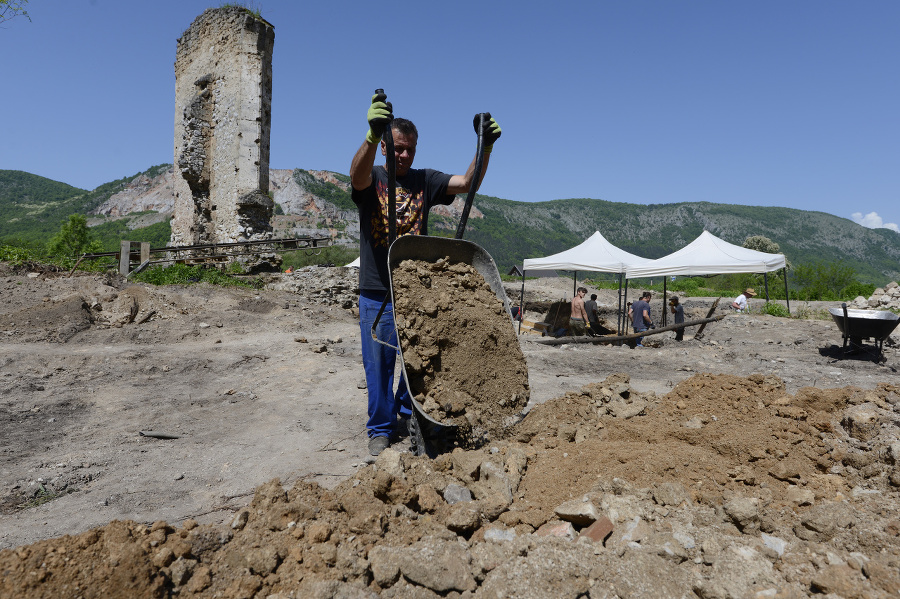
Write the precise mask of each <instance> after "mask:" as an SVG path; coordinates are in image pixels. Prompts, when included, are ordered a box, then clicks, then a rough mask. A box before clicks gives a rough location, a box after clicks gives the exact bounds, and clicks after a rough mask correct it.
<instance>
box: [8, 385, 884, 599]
mask: <svg viewBox="0 0 900 599" xmlns="http://www.w3.org/2000/svg"><path fill="white" fill-rule="evenodd" d="M898 405H900V389H898V388H897V387H894V386H889V385H881V386H880V387H879V388H877V389H876V390H874V391H862V390H860V389H858V388H854V387H846V388H841V389H833V390H828V391H823V390H820V389H814V388H806V389H803V390H802V391H801V392H799V393H797V394H795V395H793V396H792V395H789V394H787V393H786V392H785V388H784V384H783V382H782V381H781V380H780V379H778V378H777V377H772V376H762V375H754V376H751V377H747V378H743V377H736V376H730V375H718V376H713V375H705V374H704V375H697V376H695V377H692V378H691V379H688V380H686V381H684V382H683V383H681V384H679V385H677V386H676V387H675V388H674V389H673V390H672V391H671V392H670V393H668V394H667V395H665V396H662V397H657V396H656V394H654V393H640V392H637V391H635V390H634V389H633V388H632V387H631V385H630V381H629V378H628V376H627V375H624V374H614V375H612V376H610V377H607V378H606V379H605V380H604V381H602V382H600V383H596V384H591V385H588V386H585V387H584V388H583V389H582V390H581V391H580V392H570V393H567V394H566V395H565V396H562V397H559V398H557V399H554V400H551V401H548V402H546V403H545V404H543V405H540V406H537V407H535V408H534V409H533V410H532V411H531V412H530V413H529V414H528V416H527V417H526V418H525V419H524V420H523V421H522V422H521V423H519V424H518V425H517V426H516V428H515V430H514V431H513V436H514V438H512V439H509V440H507V441H497V442H496V443H493V444H492V445H490V446H488V447H484V448H482V449H480V450H471V451H464V450H461V449H457V450H454V451H453V452H452V453H450V454H443V455H441V456H439V457H438V458H437V459H436V460H430V459H428V458H426V457H415V456H412V455H410V454H401V453H398V452H396V451H394V450H392V449H388V450H386V451H385V452H384V453H383V454H382V455H381V456H380V457H379V458H378V460H377V461H376V462H375V463H374V464H373V465H371V466H367V467H365V468H362V469H361V470H359V471H358V472H357V473H356V474H355V475H353V476H352V477H349V478H348V479H346V480H345V481H343V482H341V483H340V484H339V485H337V486H336V487H335V488H334V489H332V490H326V489H323V488H322V487H320V486H318V485H316V484H312V483H306V482H302V481H301V482H298V483H296V484H295V485H294V486H293V488H291V489H290V490H287V491H286V490H285V489H284V488H283V486H282V484H281V482H280V481H278V480H272V481H271V482H269V483H268V484H266V485H263V486H261V487H259V488H258V489H257V490H256V493H255V496H254V499H253V501H252V503H251V504H250V505H249V506H248V507H247V508H245V509H242V510H241V511H239V512H238V513H237V514H236V516H235V517H234V518H233V519H232V520H231V521H229V522H227V523H224V524H221V525H198V524H197V522H195V521H193V520H188V521H186V522H184V524H183V525H182V526H181V528H175V527H172V526H170V525H168V524H166V523H164V522H156V523H154V524H153V525H151V526H146V525H142V524H138V523H134V522H113V523H111V524H109V525H107V526H104V527H102V528H99V529H95V530H91V531H89V532H86V533H84V534H81V535H77V536H66V537H62V538H58V539H51V540H48V541H42V542H39V543H36V544H33V545H30V546H24V547H19V548H17V549H15V550H4V551H0V571H2V572H3V573H4V576H3V580H2V582H0V594H2V596H4V597H5V596H10V597H12V596H15V597H57V596H81V597H85V598H90V597H104V596H113V597H116V596H128V597H166V596H171V594H173V593H177V594H178V596H181V597H220V598H237V597H260V598H261V597H270V598H286V597H324V598H333V597H376V596H381V597H394V598H400V597H501V596H503V597H522V598H525V597H547V596H554V597H571V598H573V599H574V598H576V597H588V596H590V597H642V596H658V597H694V596H700V597H746V596H760V597H800V596H805V595H806V594H807V593H810V592H813V593H832V596H844V597H887V596H889V595H890V594H891V593H895V592H896V591H897V590H898V589H900V573H898V572H900V570H898V566H900V541H898V535H900V520H898V518H900V501H898V500H897V492H896V490H895V488H896V486H897V485H900V477H898V476H897V473H896V470H895V468H896V465H897V463H898V462H900V443H898V442H897V441H896V433H895V431H893V432H892V431H888V430H887V429H888V428H890V427H883V426H881V425H882V424H886V423H887V422H889V421H890V419H891V416H890V415H891V414H893V410H894V407H895V406H898ZM851 456H853V457H851Z"/></svg>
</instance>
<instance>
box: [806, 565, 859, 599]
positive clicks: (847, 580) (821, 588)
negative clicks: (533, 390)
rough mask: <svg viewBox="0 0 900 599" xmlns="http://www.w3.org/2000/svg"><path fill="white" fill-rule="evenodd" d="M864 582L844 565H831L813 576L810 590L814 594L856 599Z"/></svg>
mask: <svg viewBox="0 0 900 599" xmlns="http://www.w3.org/2000/svg"><path fill="white" fill-rule="evenodd" d="M863 582H864V580H863V579H862V576H861V575H860V573H858V572H857V571H856V570H854V569H853V568H851V567H850V566H848V565H846V564H833V565H830V566H828V567H826V568H825V569H824V570H822V571H820V572H819V573H817V574H816V575H815V576H813V578H812V581H811V583H810V585H809V586H810V588H811V589H812V591H813V592H815V593H824V594H832V595H837V596H840V597H858V596H860V595H858V592H859V591H860V590H861V589H860V586H861V585H862V584H863Z"/></svg>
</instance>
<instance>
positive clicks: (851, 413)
mask: <svg viewBox="0 0 900 599" xmlns="http://www.w3.org/2000/svg"><path fill="white" fill-rule="evenodd" d="M841 426H843V427H844V430H846V431H847V434H848V435H850V436H851V437H854V438H856V439H859V440H860V441H868V440H870V439H872V438H874V437H875V436H876V435H877V434H878V431H879V430H880V429H881V417H880V416H879V413H878V407H877V406H876V405H875V404H873V403H869V402H866V403H863V404H859V405H858V406H852V407H849V408H847V409H846V410H844V417H843V418H842V419H841Z"/></svg>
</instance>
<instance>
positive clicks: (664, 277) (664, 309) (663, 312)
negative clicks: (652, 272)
mask: <svg viewBox="0 0 900 599" xmlns="http://www.w3.org/2000/svg"><path fill="white" fill-rule="evenodd" d="M666 303H667V302H666V276H665V275H663V304H662V325H663V326H666V320H667V318H666V316H668V315H667V314H666V312H667V310H666Z"/></svg>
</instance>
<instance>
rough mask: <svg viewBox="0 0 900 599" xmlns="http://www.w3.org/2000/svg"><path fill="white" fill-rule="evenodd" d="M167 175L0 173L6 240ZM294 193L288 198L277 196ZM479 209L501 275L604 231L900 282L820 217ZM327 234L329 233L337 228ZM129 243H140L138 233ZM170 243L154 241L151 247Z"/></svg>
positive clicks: (873, 236)
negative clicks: (99, 177) (752, 248)
mask: <svg viewBox="0 0 900 599" xmlns="http://www.w3.org/2000/svg"><path fill="white" fill-rule="evenodd" d="M170 166H171V165H158V166H155V167H151V168H150V169H148V170H147V171H145V172H144V173H139V174H138V175H135V176H132V177H125V178H123V179H119V180H118V181H112V182H110V183H106V184H104V185H101V186H100V187H98V188H97V189H95V190H93V191H86V190H83V189H77V188H75V187H71V186H69V185H66V184H64V183H58V182H56V181H51V180H49V179H45V178H43V177H39V176H37V175H31V174H29V173H24V172H21V171H0V240H4V239H6V240H10V239H20V240H26V241H31V242H46V241H47V240H48V239H49V238H50V237H51V236H52V235H53V234H54V233H55V232H56V231H58V230H59V227H60V225H61V224H62V223H63V222H64V221H65V219H66V218H67V217H68V215H69V214H72V213H75V212H78V213H84V214H90V213H91V211H92V210H96V209H97V208H98V207H100V206H101V205H102V204H103V203H104V202H106V201H107V200H109V198H110V197H111V196H112V195H114V194H116V193H119V192H121V191H122V190H123V189H126V188H127V187H128V186H129V184H131V183H132V182H133V181H135V180H137V179H138V178H141V181H142V182H143V183H142V184H143V185H144V186H145V187H146V186H148V185H149V186H152V185H159V186H163V185H165V184H167V183H166V179H165V177H164V176H163V175H164V174H165V172H166V170H167V169H170ZM273 172H274V171H273ZM284 172H285V173H287V174H288V175H289V178H290V179H291V180H290V181H288V183H290V185H287V184H285V183H284V181H282V182H281V183H279V184H278V185H276V184H275V183H273V194H274V197H275V199H276V202H278V201H279V198H280V197H284V198H285V199H284V200H282V203H283V206H284V211H285V213H286V214H287V215H293V214H304V213H305V211H307V210H309V211H315V212H316V216H319V217H321V214H322V212H323V211H322V209H321V206H332V208H331V209H329V210H328V211H329V212H330V213H331V214H333V215H338V214H340V215H341V217H340V218H350V219H352V218H353V216H354V214H353V211H352V209H350V208H352V203H351V202H350V200H349V192H348V191H347V184H346V180H347V177H346V176H345V175H341V174H338V173H322V172H317V171H305V170H302V169H295V170H294V171H293V175H292V176H291V175H290V172H289V171H284ZM169 174H170V175H171V173H169ZM282 178H283V177H282ZM275 179H276V178H274V177H273V182H274V181H275ZM157 181H159V182H158V183H156V182H157ZM279 185H280V187H279ZM298 190H299V191H298ZM289 191H290V193H292V194H293V195H292V196H288V195H284V196H280V195H279V194H282V193H283V194H287V193H288V192H289ZM157 195H158V194H157ZM289 197H290V198H293V199H290V200H289V199H288V198H289ZM302 197H313V198H315V199H316V200H317V201H316V202H308V201H300V199H298V198H301V199H302ZM301 206H306V207H307V208H302V207H301ZM475 207H476V208H477V210H478V211H480V214H479V213H478V212H477V211H473V214H472V215H471V216H470V218H469V226H468V229H467V231H466V236H465V237H466V239H468V240H471V241H474V242H476V243H478V244H479V245H482V246H483V247H484V248H485V249H486V250H487V251H488V252H490V254H491V255H492V256H493V257H494V259H495V260H496V262H497V264H498V266H499V267H500V269H501V271H506V270H508V269H509V268H510V267H512V266H513V265H521V264H522V260H523V259H525V258H535V257H540V256H546V255H549V254H553V253H556V252H559V251H562V250H564V249H567V248H570V247H572V246H574V245H577V244H579V243H581V242H582V241H584V240H585V239H587V238H588V237H589V236H590V235H592V234H593V233H594V231H600V232H601V233H602V234H603V235H604V236H605V237H606V238H607V239H608V240H609V241H610V242H611V243H613V244H615V245H617V246H619V247H621V248H622V249H624V250H627V251H629V252H632V253H634V254H637V255H639V256H646V257H648V258H659V257H661V256H664V255H666V254H669V253H671V252H673V251H675V250H677V249H680V248H681V247H683V246H685V245H687V244H688V243H690V242H691V241H693V240H694V239H695V238H696V237H697V236H698V235H700V233H702V232H703V231H704V229H705V230H707V231H709V232H710V233H712V234H714V235H716V236H718V237H721V238H722V239H724V240H726V241H729V242H731V243H735V244H737V245H740V244H742V243H743V241H744V239H746V238H747V237H748V236H751V235H763V236H765V237H768V238H770V239H772V240H773V241H775V242H776V243H778V244H779V245H780V246H781V250H782V252H783V253H784V254H785V255H786V256H787V258H788V260H789V261H790V262H791V263H793V264H795V265H796V264H801V263H808V262H817V261H825V262H835V261H838V260H842V261H844V262H845V263H847V264H849V265H851V266H853V268H855V269H856V272H857V276H858V278H859V279H860V280H862V281H863V282H867V283H874V284H877V285H880V284H884V283H886V282H888V281H891V280H897V279H900V234H898V233H895V232H894V231H891V230H889V229H867V228H865V227H862V226H860V225H858V224H856V223H854V222H852V221H850V220H848V219H845V218H840V217H837V216H834V215H831V214H826V213H824V212H811V211H806V210H795V209H792V208H777V207H761V206H738V205H731V204H713V203H709V202H683V203H677V204H651V205H640V204H626V203H619V202H608V201H604V200H593V199H568V200H553V201H547V202H533V203H529V202H517V201H514V200H505V199H501V198H494V197H490V196H482V195H478V196H476V199H475ZM133 208H134V209H141V208H142V207H141V206H140V205H136V206H133ZM143 209H144V210H146V209H147V207H143ZM444 212H445V213H446V212H447V211H446V210H445V211H444ZM449 213H450V214H451V215H450V216H446V215H444V216H442V215H440V214H436V213H433V214H432V217H431V218H430V220H429V222H430V226H431V234H437V235H446V236H452V235H453V234H454V233H455V231H456V225H457V222H458V213H457V212H456V211H454V210H450V211H449ZM343 224H344V225H346V226H343V227H337V230H338V234H339V235H341V236H347V237H348V239H353V238H355V237H356V235H355V231H356V230H357V229H358V224H357V223H356V222H346V223H343ZM159 226H168V223H167V222H166V223H165V224H163V223H159V224H158V225H157V228H159ZM317 226H318V225H317ZM103 227H105V228H107V229H110V230H112V229H113V227H114V223H113V222H107V223H106V224H105V225H101V227H99V228H98V232H99V231H100V229H101V228H103ZM331 227H332V230H333V229H334V225H331ZM120 230H121V231H123V232H122V234H124V228H123V227H121V226H120V227H119V228H118V229H116V231H120ZM128 235H129V237H130V238H132V239H134V240H138V239H139V238H140V235H141V232H140V230H136V232H129V233H128ZM164 235H165V234H164V233H162V232H160V231H157V232H156V236H155V237H152V239H154V240H155V239H157V238H161V237H164Z"/></svg>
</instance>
